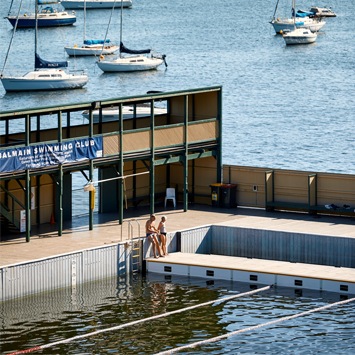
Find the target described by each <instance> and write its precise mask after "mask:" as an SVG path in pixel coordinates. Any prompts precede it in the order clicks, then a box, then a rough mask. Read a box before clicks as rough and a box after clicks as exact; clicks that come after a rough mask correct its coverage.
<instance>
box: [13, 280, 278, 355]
mask: <svg viewBox="0 0 355 355" xmlns="http://www.w3.org/2000/svg"><path fill="white" fill-rule="evenodd" d="M272 287H273V285H271V286H266V287H262V288H259V289H256V290H253V291H249V292H244V293H238V294H236V295H232V296H228V297H224V298H219V299H216V300H213V301H208V302H205V303H200V304H196V305H194V306H190V307H186V308H182V309H177V310H176V311H171V312H166V313H162V314H158V315H156V316H152V317H148V318H143V319H139V320H136V321H133V322H129V323H125V324H121V325H117V326H115V327H111V328H106V329H100V330H97V331H95V332H92V333H87V334H82V335H77V336H75V337H72V338H68V339H63V340H59V341H56V342H54V343H49V344H45V345H40V346H36V347H34V348H31V349H27V350H20V351H15V352H13V353H9V354H7V355H17V354H27V353H31V352H33V351H37V350H42V349H47V348H50V347H52V346H55V345H59V344H65V343H69V342H71V341H75V340H78V339H83V338H87V337H91V336H93V335H97V334H100V333H105V332H110V331H113V330H118V329H122V328H126V327H129V326H131V325H135V324H139V323H143V322H148V321H151V320H155V319H158V318H162V317H167V316H170V315H172V314H177V313H181V312H185V311H189V310H191V309H195V308H198V307H203V306H208V305H210V304H213V303H219V302H226V301H229V300H232V299H234V298H238V297H243V296H249V295H253V294H254V293H258V292H262V291H267V290H269V289H271V288H272Z"/></svg>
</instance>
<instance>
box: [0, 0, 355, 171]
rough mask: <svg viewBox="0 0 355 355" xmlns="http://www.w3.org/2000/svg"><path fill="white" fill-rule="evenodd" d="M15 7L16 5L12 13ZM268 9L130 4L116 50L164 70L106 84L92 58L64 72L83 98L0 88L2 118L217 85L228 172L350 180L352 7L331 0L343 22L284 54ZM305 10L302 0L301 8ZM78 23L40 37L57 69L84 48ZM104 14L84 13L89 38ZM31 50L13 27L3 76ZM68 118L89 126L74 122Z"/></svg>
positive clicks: (264, 3)
mask: <svg viewBox="0 0 355 355" xmlns="http://www.w3.org/2000/svg"><path fill="white" fill-rule="evenodd" d="M10 2H11V0H3V1H2V3H1V4H2V6H1V8H0V18H1V33H0V63H1V64H2V63H3V62H4V59H5V55H6V52H7V48H8V44H9V42H10V38H11V35H12V27H11V25H10V24H9V23H8V22H7V20H5V19H3V17H4V16H6V15H7V11H8V8H9V5H10ZM18 5H19V0H15V2H14V6H13V9H14V11H16V10H17V9H18ZM275 5H276V0H256V1H252V2H250V1H246V0H240V1H230V2H225V1H222V0H214V1H207V2H206V1H203V0H195V1H193V2H189V3H186V1H182V0H174V1H173V0H156V1H154V2H148V1H143V0H134V1H133V7H132V9H124V15H123V18H124V20H123V42H124V44H125V45H126V46H127V47H128V48H134V49H143V48H149V47H151V48H154V49H155V50H156V51H158V52H161V53H165V54H166V55H167V63H168V68H167V69H165V67H164V66H161V67H159V69H158V70H155V71H149V72H142V73H121V74H115V73H113V74H104V73H102V72H101V71H100V69H99V68H98V67H97V65H96V64H95V59H94V58H90V57H88V58H77V59H74V58H71V59H70V67H71V68H73V67H74V66H75V67H76V68H77V69H87V73H88V75H89V78H90V79H89V83H88V85H87V86H86V87H85V88H83V89H79V90H74V91H58V92H32V93H29V92H27V93H5V91H4V89H3V87H2V86H0V107H1V108H0V110H11V109H19V108H25V107H36V106H48V105H56V104H65V103H72V102H80V101H91V100H92V101H94V100H98V99H103V98H110V97H121V96H131V95H141V94H145V93H146V92H147V91H149V90H160V91H175V90H182V89H187V88H188V89H190V88H197V87H206V86H211V85H223V119H224V126H223V135H224V137H223V162H224V163H226V164H233V165H244V166H258V167H269V168H280V169H294V170H307V171H315V172H317V171H319V172H336V173H344V174H355V163H354V158H353V152H354V149H355V137H354V134H353V126H354V118H355V113H354V112H355V110H354V106H355V85H354V83H355V71H354V57H355V41H354V40H353V35H352V31H351V24H352V23H353V14H354V11H355V3H354V2H353V1H351V0H343V1H340V0H332V1H331V3H329V5H331V6H332V8H333V10H334V11H335V12H336V13H337V15H338V17H336V18H331V19H327V20H326V25H325V26H324V28H323V30H322V31H321V32H320V33H319V34H318V39H317V41H316V43H314V44H311V45H304V46H290V47H286V46H285V43H284V40H283V38H282V36H280V35H275V33H274V30H273V28H272V26H271V25H270V24H269V21H270V19H271V16H272V14H273V12H274V8H275ZM311 5H314V4H313V3H311V2H309V1H306V0H300V1H298V2H297V8H301V9H308V8H309V7H310V6H311ZM318 5H319V6H323V3H322V4H318ZM33 7H34V1H33V0H24V5H23V9H24V10H23V11H22V12H27V13H29V12H31V11H33ZM290 8H291V0H280V5H279V9H280V12H281V13H282V14H284V15H290V11H291V10H290ZM76 15H77V22H76V23H75V25H74V26H67V27H61V28H41V29H40V30H39V54H40V55H41V56H42V57H43V58H44V59H47V60H63V59H65V58H67V56H66V53H65V51H64V46H66V45H74V44H77V45H79V46H80V45H81V43H82V39H83V12H82V11H81V10H78V11H77V12H76ZM109 16H110V10H90V11H87V28H86V36H87V38H92V39H101V38H104V36H105V32H106V28H107V23H108V20H109ZM119 28H120V11H119V10H117V11H115V15H114V18H113V20H112V24H111V29H110V32H109V36H108V37H109V38H110V39H111V41H113V42H116V43H118V42H119V38H120V35H119ZM33 52H34V30H33V29H19V30H18V31H17V32H16V35H15V39H14V44H13V47H12V50H11V53H10V57H9V60H8V63H7V66H6V68H7V69H11V71H12V72H16V71H21V72H23V71H27V70H31V69H32V68H33V63H34V54H33ZM73 119H74V121H75V122H74V123H76V124H78V123H82V122H83V121H84V119H83V118H82V117H81V115H80V114H78V115H77V116H76V117H74V118H73ZM51 121H52V120H50V119H49V120H48V121H47V122H46V123H45V122H44V123H43V127H46V126H48V127H49V126H50V124H51V123H50V122H51ZM0 129H2V130H3V129H4V126H3V125H0ZM11 129H12V130H16V129H18V127H15V126H13V127H12V128H11Z"/></svg>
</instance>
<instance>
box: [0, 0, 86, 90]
mask: <svg viewBox="0 0 355 355" xmlns="http://www.w3.org/2000/svg"><path fill="white" fill-rule="evenodd" d="M22 2H23V0H21V4H20V7H19V12H18V15H19V14H20V10H21V6H22ZM42 2H43V1H42ZM35 3H36V11H35V14H36V26H35V69H34V71H30V72H28V73H26V74H24V75H21V76H4V70H5V66H6V62H7V60H8V57H9V53H10V49H11V45H12V42H13V38H14V35H15V32H16V28H17V23H18V19H17V21H16V24H15V27H14V32H13V34H12V38H11V41H10V45H9V49H8V52H7V55H6V58H5V63H4V67H3V70H2V72H1V75H0V79H1V82H2V84H3V86H4V88H5V90H6V91H38V90H62V89H76V88H81V87H83V86H84V85H85V84H86V83H87V82H88V80H89V78H88V76H87V75H86V74H85V73H84V71H83V72H82V73H81V74H76V73H74V74H68V73H66V72H65V71H64V70H62V69H58V68H64V67H67V66H68V62H67V61H65V62H48V61H45V60H43V59H42V58H40V56H39V55H38V53H37V29H38V19H37V13H38V2H37V0H35Z"/></svg>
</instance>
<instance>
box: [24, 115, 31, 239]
mask: <svg viewBox="0 0 355 355" xmlns="http://www.w3.org/2000/svg"><path fill="white" fill-rule="evenodd" d="M25 130H26V132H25V145H26V146H29V145H30V134H31V121H30V115H26V118H25ZM25 189H26V190H25V206H26V242H29V241H30V237H31V215H30V213H31V176H30V170H29V169H27V170H26V178H25Z"/></svg>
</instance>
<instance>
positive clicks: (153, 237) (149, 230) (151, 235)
mask: <svg viewBox="0 0 355 355" xmlns="http://www.w3.org/2000/svg"><path fill="white" fill-rule="evenodd" d="M154 221H155V215H154V214H152V215H151V216H150V218H149V219H148V221H147V223H146V224H145V232H146V236H147V238H148V239H149V240H150V241H151V243H152V247H153V254H154V258H158V256H157V255H156V254H155V248H157V250H158V253H159V256H161V257H164V255H161V252H160V246H159V242H158V238H157V233H158V230H157V229H156V228H155V224H154Z"/></svg>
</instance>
